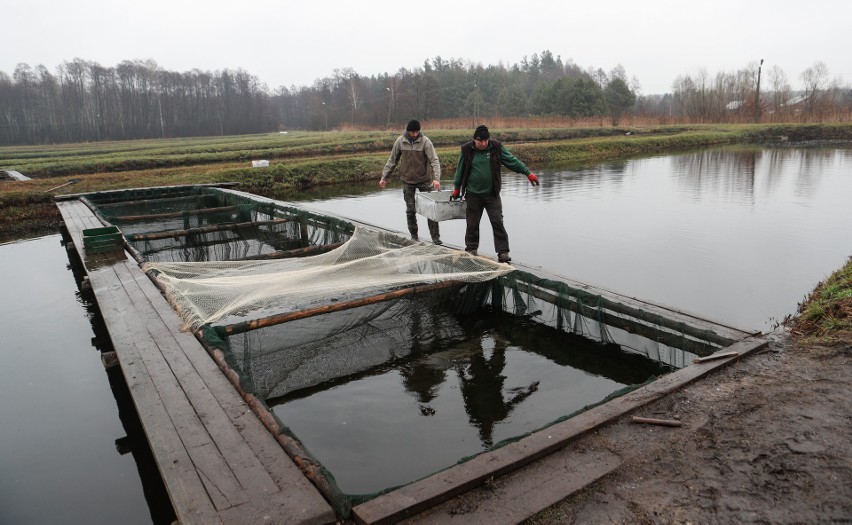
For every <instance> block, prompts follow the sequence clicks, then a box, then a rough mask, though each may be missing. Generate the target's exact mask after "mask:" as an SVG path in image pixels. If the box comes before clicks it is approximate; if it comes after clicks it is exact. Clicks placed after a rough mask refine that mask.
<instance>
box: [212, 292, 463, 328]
mask: <svg viewBox="0 0 852 525" xmlns="http://www.w3.org/2000/svg"><path fill="white" fill-rule="evenodd" d="M461 284H464V283H462V282H460V281H442V282H439V283H433V284H424V285H420V286H412V287H410V288H404V289H402V290H396V291H394V292H388V293H383V294H379V295H373V296H370V297H364V298H363V299H355V300H352V301H344V302H342V303H335V304H329V305H325V306H319V307H317V308H311V309H309V310H302V311H301V312H290V313H286V314H278V315H271V316H269V317H263V318H261V319H253V320H251V321H243V322H242V323H237V324H232V325H228V326H226V327H225V332H226V333H227V334H228V335H234V334H241V333H244V332H248V331H250V330H257V329H258V328H264V327H267V326H274V325H278V324H282V323H286V322H288V321H295V320H297V319H305V318H306V317H313V316H315V315H322V314H328V313H331V312H339V311H341V310H350V309H352V308H358V307H359V306H366V305H369V304H375V303H380V302H383V301H390V300H391V299H397V298H399V297H404V296H406V295H414V294H419V293H425V292H432V291H435V290H440V289H442V288H449V287H452V286H459V285H461Z"/></svg>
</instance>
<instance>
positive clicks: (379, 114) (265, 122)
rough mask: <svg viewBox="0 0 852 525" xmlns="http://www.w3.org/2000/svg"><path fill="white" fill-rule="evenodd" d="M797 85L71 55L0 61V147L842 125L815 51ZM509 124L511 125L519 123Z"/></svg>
mask: <svg viewBox="0 0 852 525" xmlns="http://www.w3.org/2000/svg"><path fill="white" fill-rule="evenodd" d="M798 78H799V79H800V80H801V88H800V89H797V90H794V89H793V88H792V87H791V83H790V80H789V79H788V77H787V75H786V73H785V72H784V71H783V70H782V69H781V68H779V67H778V66H772V67H763V66H762V61H760V62H753V63H750V64H748V65H747V66H746V67H744V68H742V69H740V70H738V71H736V72H733V73H727V72H720V73H716V74H710V73H708V72H707V71H705V70H700V71H699V72H698V73H697V74H693V75H681V76H678V77H677V78H676V79H675V80H674V81H673V83H672V92H671V93H666V94H651V95H646V94H642V93H641V85H640V83H639V81H638V80H637V79H636V78H635V77H630V78H629V77H628V75H627V72H626V71H625V70H624V69H623V68H622V67H621V66H617V67H615V68H614V69H612V70H611V71H609V72H606V71H604V70H602V69H595V68H586V69H583V68H580V67H579V66H577V65H576V64H574V63H573V62H572V61H570V60H568V61H563V60H562V58H561V57H559V56H554V55H553V54H552V53H551V52H550V51H543V52H542V53H541V54H537V53H536V54H533V55H532V57H524V59H523V60H522V61H521V62H520V63H517V64H513V65H511V66H508V67H506V66H504V65H502V64H501V65H496V66H495V65H488V66H483V65H481V64H474V63H471V62H468V61H464V60H461V59H451V60H444V59H442V58H441V57H435V58H433V59H428V60H425V61H424V63H423V66H422V67H417V68H413V69H405V68H402V69H400V70H399V71H397V72H396V73H394V74H387V73H383V74H380V75H373V76H362V75H359V74H358V73H357V72H355V71H354V70H352V69H351V68H346V69H342V70H334V71H333V74H332V75H331V76H328V77H325V78H322V79H318V80H316V81H315V82H314V83H313V85H311V86H298V87H297V86H291V87H289V88H285V87H281V88H278V89H276V90H274V91H272V90H270V89H269V88H268V87H267V86H266V85H265V84H264V83H263V82H262V81H261V80H260V79H258V78H257V77H256V76H254V75H252V74H250V73H249V72H247V71H245V70H242V69H238V70H223V71H216V72H209V71H200V70H197V69H194V70H192V71H188V72H183V73H180V72H174V71H166V70H164V69H162V68H160V67H159V66H158V65H157V64H156V63H155V62H153V61H124V62H122V63H120V64H118V65H117V66H115V67H104V66H101V65H100V64H98V63H96V62H91V61H86V60H82V59H74V60H72V61H70V62H63V63H62V64H61V65H60V66H58V67H57V68H56V72H55V73H51V72H50V71H49V70H48V69H47V68H46V67H45V66H43V65H38V66H35V67H31V66H29V65H28V64H19V65H18V66H17V68H16V69H15V71H14V73H13V74H12V76H9V75H8V74H6V73H4V72H0V145H12V144H50V143H71V142H88V141H103V140H132V139H148V138H167V137H168V138H170V137H191V136H217V135H218V136H224V135H240V134H247V133H261V132H269V131H283V130H296V129H299V130H314V131H321V130H332V129H397V128H399V127H401V126H402V124H403V123H404V122H406V121H407V120H409V119H410V118H419V119H420V120H423V121H429V122H430V123H433V124H432V127H433V128H434V127H438V126H439V123H440V122H442V121H443V122H450V123H452V124H453V125H458V122H464V124H463V125H464V126H470V125H474V123H479V122H483V121H488V122H494V121H495V120H503V121H506V119H510V120H511V121H513V122H518V121H519V120H520V121H523V120H530V121H535V122H537V123H538V124H539V125H541V123H547V122H551V123H552V122H558V123H560V124H562V125H572V124H577V123H582V124H584V125H589V124H593V125H610V124H611V125H618V124H619V123H630V124H634V125H638V124H682V123H737V122H754V121H760V122H848V121H850V120H852V90H851V89H850V88H849V86H844V85H842V84H841V82H840V81H839V80H838V79H831V77H830V72H829V69H828V66H827V65H826V64H824V63H823V62H815V63H814V64H813V65H812V66H811V67H809V68H807V69H806V70H805V71H803V72H801V73H800V74H799V76H798ZM516 125H517V124H516Z"/></svg>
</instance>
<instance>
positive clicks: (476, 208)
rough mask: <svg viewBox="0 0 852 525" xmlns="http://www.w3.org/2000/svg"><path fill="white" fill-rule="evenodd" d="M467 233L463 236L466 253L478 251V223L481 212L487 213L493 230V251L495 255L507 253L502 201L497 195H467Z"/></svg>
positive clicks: (507, 242)
mask: <svg viewBox="0 0 852 525" xmlns="http://www.w3.org/2000/svg"><path fill="white" fill-rule="evenodd" d="M464 198H465V201H467V215H466V216H465V218H466V219H467V231H465V234H464V248H465V250H467V251H473V250H478V249H479V222H480V221H481V220H482V211H483V210H484V211H485V212H486V213H488V220H489V221H491V229H492V230H494V249H495V250H496V251H497V253H503V252H508V251H509V234H508V233H506V227H505V226H503V201H502V200H501V199H500V196H499V195H474V194H472V193H467V194H465V196H464Z"/></svg>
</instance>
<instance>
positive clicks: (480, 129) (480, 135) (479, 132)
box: [473, 126, 491, 140]
mask: <svg viewBox="0 0 852 525" xmlns="http://www.w3.org/2000/svg"><path fill="white" fill-rule="evenodd" d="M490 136H491V135H490V134H489V133H488V128H486V127H485V126H477V127H476V131H474V132H473V138H475V139H480V140H485V139H487V138H489V137H490Z"/></svg>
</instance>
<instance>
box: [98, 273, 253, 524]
mask: <svg viewBox="0 0 852 525" xmlns="http://www.w3.org/2000/svg"><path fill="white" fill-rule="evenodd" d="M110 293H111V294H112V297H113V299H114V300H115V301H116V302H117V303H118V304H119V306H120V307H121V308H122V309H123V310H124V314H123V317H124V319H123V324H124V325H125V327H126V329H127V330H129V331H130V333H131V334H132V336H133V340H134V345H135V346H136V347H137V348H138V350H139V358H140V359H141V360H142V362H143V363H144V365H145V369H146V371H147V373H148V375H149V377H150V378H151V382H152V383H153V385H154V389H155V390H156V393H157V395H158V396H159V401H158V402H159V403H161V404H162V405H163V407H164V408H165V409H166V412H167V413H168V416H169V418H170V420H171V421H172V425H173V426H174V428H175V429H176V431H177V433H178V435H179V436H180V439H181V441H182V442H183V445H184V447H185V448H186V451H187V453H188V454H189V457H190V459H191V460H192V462H193V465H194V466H195V468H196V470H197V471H198V475H199V476H200V477H201V479H202V481H203V482H204V486H205V488H206V490H207V493H208V494H209V495H210V498H211V499H212V501H213V504H214V505H215V506H216V509H217V510H221V509H224V508H228V507H230V506H232V505H234V504H239V503H244V502H245V501H248V497H247V496H246V495H245V494H244V493H243V492H242V490H241V487H240V484H239V482H238V480H237V479H236V478H235V477H234V475H233V473H232V472H231V471H230V469H229V467H228V465H227V462H225V460H224V459H223V458H222V456H221V454H220V453H219V451H218V450H217V448H216V446H215V443H214V441H213V439H212V437H211V436H210V435H209V433H208V431H207V430H206V429H205V427H204V425H203V423H202V422H201V421H200V419H199V416H198V414H197V413H196V412H195V409H194V407H193V406H192V404H191V403H190V402H189V400H188V399H187V397H186V393H185V392H184V390H183V389H182V388H181V386H180V385H179V384H178V381H177V379H176V377H175V375H174V373H173V372H172V370H171V369H170V367H169V364H168V363H167V362H166V360H165V358H164V356H163V355H162V353H161V351H162V349H160V348H158V346H157V344H156V342H155V341H153V340H152V339H151V337H150V335H149V333H148V331H147V330H146V328H145V326H144V325H143V324H142V323H139V322H138V317H139V312H138V311H137V309H136V308H135V306H134V305H133V303H132V299H131V298H130V297H129V296H128V295H127V292H126V290H125V289H124V288H123V286H121V285H120V284H119V285H117V286H113V287H111V288H110ZM110 333H112V330H110ZM116 351H117V352H118V354H119V356H121V352H122V350H120V349H119V348H116ZM122 365H123V362H122ZM145 423H146V422H145V421H143V426H144V427H145V432H146V434H147V435H153V434H156V433H158V432H160V431H161V428H160V427H161V426H162V423H163V422H162V421H156V422H155V423H156V425H154V426H148V425H146V424H145Z"/></svg>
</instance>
